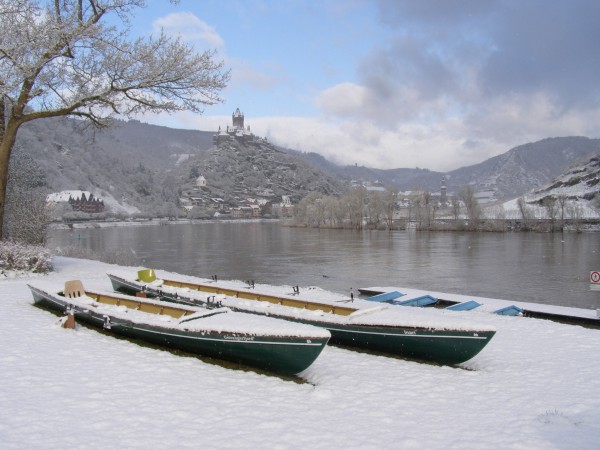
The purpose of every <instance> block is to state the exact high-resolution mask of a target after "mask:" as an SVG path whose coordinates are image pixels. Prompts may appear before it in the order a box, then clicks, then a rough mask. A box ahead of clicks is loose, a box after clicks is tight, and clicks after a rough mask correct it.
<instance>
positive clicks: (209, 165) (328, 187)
mask: <svg viewBox="0 0 600 450" xmlns="http://www.w3.org/2000/svg"><path fill="white" fill-rule="evenodd" d="M178 173H179V178H180V179H183V180H187V183H185V184H184V185H183V186H182V191H183V192H182V194H183V196H184V197H186V196H187V197H189V198H192V197H193V199H194V200H193V201H194V204H196V205H197V206H205V207H206V206H209V205H210V204H211V202H212V201H213V200H212V199H214V198H215V197H216V198H220V199H223V201H224V203H225V204H226V205H229V206H236V205H238V204H240V202H241V201H243V200H245V199H246V198H248V197H252V198H262V199H264V200H267V201H270V202H280V201H281V198H282V196H289V197H290V199H291V200H292V201H293V202H294V203H296V202H298V201H300V200H301V199H302V198H303V197H304V196H306V195H307V194H308V193H309V192H311V191H318V192H321V193H323V194H326V195H335V194H341V193H342V192H343V191H344V190H345V186H344V184H342V183H340V182H339V181H338V180H336V179H335V178H333V177H331V176H328V175H326V174H325V173H323V172H322V171H320V170H319V169H317V168H315V167H313V166H311V165H310V164H309V163H308V162H307V161H305V160H304V159H302V158H300V157H298V156H296V155H292V154H288V153H286V152H284V151H282V150H280V149H278V148H277V147H275V146H274V145H272V144H270V143H268V142H267V141H266V140H264V139H255V140H254V141H252V142H248V143H246V144H243V143H241V142H239V141H237V140H234V139H231V140H228V141H226V142H223V143H220V144H219V145H218V146H214V147H212V148H211V149H210V150H208V151H207V152H206V153H203V154H201V155H198V156H196V157H193V158H190V159H189V160H188V161H187V162H186V164H185V168H183V167H182V168H181V169H180V170H179V171H178ZM198 176H203V177H204V178H205V179H206V186H205V187H203V188H202V189H198V188H197V186H195V184H194V183H195V181H196V179H197V177H198Z"/></svg>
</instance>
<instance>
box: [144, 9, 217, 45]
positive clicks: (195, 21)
mask: <svg viewBox="0 0 600 450" xmlns="http://www.w3.org/2000/svg"><path fill="white" fill-rule="evenodd" d="M153 26H154V32H155V33H156V32H159V31H160V30H161V29H163V30H164V31H165V33H167V34H169V35H178V36H181V38H182V39H183V40H185V41H186V42H192V43H201V44H206V45H208V46H209V47H211V48H221V47H223V46H224V41H223V38H222V37H221V36H220V35H219V33H217V31H216V30H215V29H214V28H213V27H211V26H210V25H208V24H207V23H206V22H204V21H203V20H201V19H199V18H198V17H197V16H196V15H194V14H192V13H188V12H181V13H172V14H169V15H167V16H165V17H161V18H159V19H157V20H155V21H154V22H153Z"/></svg>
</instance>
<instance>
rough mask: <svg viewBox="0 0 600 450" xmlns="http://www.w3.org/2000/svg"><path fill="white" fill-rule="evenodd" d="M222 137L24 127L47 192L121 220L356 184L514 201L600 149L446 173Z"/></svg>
mask: <svg viewBox="0 0 600 450" xmlns="http://www.w3.org/2000/svg"><path fill="white" fill-rule="evenodd" d="M213 135H214V133H213V132H209V131H193V130H179V129H172V128H167V127H161V126H155V125H148V124H145V123H141V122H139V121H128V122H123V121H117V122H115V124H114V126H113V127H110V128H108V129H104V130H94V129H92V128H90V127H84V124H83V123H82V122H81V121H78V120H73V119H67V118H55V119H46V120H40V121H35V122H32V123H29V124H26V125H25V126H23V127H22V128H21V130H20V132H19V136H18V140H17V144H18V146H19V147H20V148H21V150H17V151H25V152H27V153H29V154H30V155H31V156H33V158H34V159H35V160H36V161H37V163H38V164H39V166H40V167H42V168H43V169H44V171H45V174H46V180H45V183H46V186H45V189H46V190H47V192H57V191H61V190H72V189H78V190H83V191H90V192H92V193H93V194H94V195H95V196H100V197H102V198H103V199H104V200H105V203H106V204H107V206H108V207H109V210H110V211H112V212H114V213H119V214H132V213H137V212H142V213H144V214H147V215H161V214H175V213H177V211H179V210H180V207H181V204H180V202H181V200H180V199H181V198H182V196H183V197H186V195H187V197H188V198H191V197H194V198H195V200H194V202H196V203H197V205H203V204H206V203H207V202H210V201H211V200H210V199H211V198H215V197H218V198H221V199H223V200H224V201H225V202H228V203H229V204H231V205H234V204H236V202H238V201H239V200H240V199H243V198H245V197H261V198H263V199H264V200H267V201H280V200H281V196H284V195H286V196H289V197H291V198H292V199H293V200H294V201H298V200H299V199H300V198H302V197H303V196H304V195H306V193H308V192H310V191H320V192H322V193H324V194H336V193H340V192H342V191H343V190H344V189H346V187H347V186H349V185H350V182H351V181H352V180H358V181H371V182H374V181H379V182H381V183H383V184H384V185H388V186H393V187H396V188H398V189H399V190H402V191H407V190H413V189H415V188H419V189H424V190H427V191H430V192H437V191H439V186H440V181H441V179H442V176H444V175H445V176H446V178H447V185H448V192H449V193H452V192H457V191H458V190H459V189H460V188H461V187H462V186H465V185H467V184H471V185H472V186H474V188H475V190H488V191H491V192H493V194H494V197H495V199H496V200H506V199H510V198H515V197H519V196H521V195H523V194H525V193H527V192H530V191H531V190H533V189H540V188H542V187H543V186H545V185H547V184H548V183H551V182H552V180H553V179H554V178H555V177H557V176H559V175H561V174H562V173H563V172H564V171H565V170H566V169H567V168H568V167H569V166H570V165H572V164H573V163H574V162H576V161H579V160H581V159H589V158H590V157H591V156H592V155H594V154H595V153H597V152H598V149H600V139H589V138H585V137H562V138H550V139H544V140H541V141H538V142H534V143H529V144H525V145H522V146H519V147H515V148H513V149H511V150H509V151H508V152H506V153H504V154H502V155H499V156H496V157H494V158H491V159H489V160H487V161H484V162H482V163H479V164H476V165H473V166H469V167H463V168H460V169H457V170H454V171H451V172H448V173H446V174H443V173H441V172H434V171H430V170H427V169H418V168H417V169H408V168H396V169H387V170H381V169H373V168H368V167H362V166H337V165H335V164H333V163H331V162H330V161H328V160H326V159H325V158H323V157H322V156H321V155H319V154H317V153H303V152H299V151H295V150H292V149H283V148H279V147H276V146H274V145H272V144H270V143H268V142H266V141H265V140H264V139H260V138H257V139H256V140H254V141H253V142H252V143H250V144H248V145H241V144H239V143H236V142H235V141H232V142H231V143H229V144H227V145H221V146H219V147H216V146H214V144H213ZM192 169H193V170H192ZM199 175H202V176H204V177H205V178H206V180H207V186H206V187H205V188H203V189H198V188H197V186H194V182H195V179H196V178H197V177H198V176H199ZM195 189H196V190H195Z"/></svg>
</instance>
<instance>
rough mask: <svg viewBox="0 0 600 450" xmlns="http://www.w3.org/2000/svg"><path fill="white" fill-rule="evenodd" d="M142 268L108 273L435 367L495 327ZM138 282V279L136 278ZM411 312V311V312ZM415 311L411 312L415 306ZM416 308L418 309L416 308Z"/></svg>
mask: <svg viewBox="0 0 600 450" xmlns="http://www.w3.org/2000/svg"><path fill="white" fill-rule="evenodd" d="M159 275H160V278H158V279H157V278H156V276H155V273H154V271H152V270H150V269H146V270H145V271H140V273H139V275H138V274H136V273H135V272H133V271H130V272H125V271H123V272H118V273H117V272H111V273H109V274H108V276H109V278H110V280H111V282H112V285H113V288H114V289H115V290H117V291H120V292H127V293H135V292H144V293H146V294H147V295H153V296H158V297H160V298H161V299H163V300H167V301H171V302H177V303H185V304H206V303H207V302H210V301H211V300H212V301H214V300H215V299H218V301H220V302H222V304H223V305H224V306H227V307H229V308H231V309H233V310H235V311H241V312H246V313H253V314H262V315H268V316H269V317H276V318H279V319H287V320H291V321H295V322H300V323H304V324H310V325H315V326H318V327H321V328H325V329H327V330H329V332H330V333H331V342H332V343H335V344H341V345H345V346H351V347H358V348H365V349H370V350H375V351H379V352H384V353H388V354H392V355H398V356H402V357H407V358H412V359H418V360H424V361H430V362H434V363H439V364H448V365H454V364H460V363H462V362H465V361H467V360H469V359H471V358H473V357H474V356H475V355H477V354H478V353H479V352H480V351H481V350H482V349H483V348H484V347H485V346H486V345H487V344H488V343H489V341H490V340H491V339H492V337H493V336H494V334H495V329H494V328H493V327H489V326H487V325H483V326H482V325H477V326H475V325H470V324H465V323H463V322H461V321H457V320H453V318H452V317H448V316H450V315H451V314H447V313H446V315H445V316H444V312H443V311H437V313H436V312H428V311H415V312H412V311H410V312H409V311H408V308H406V309H405V310H404V311H402V308H394V307H390V305H377V306H375V307H373V304H372V303H369V302H365V301H362V300H357V301H354V302H353V303H352V305H351V306H348V304H347V303H346V304H343V305H342V304H340V303H339V302H332V301H315V300H310V299H303V298H299V297H297V296H289V295H272V294H269V293H265V292H257V291H255V290H253V289H252V290H249V289H237V288H232V287H229V286H226V285H225V284H227V283H223V282H221V283H209V282H205V281H203V280H200V279H197V278H194V277H189V276H184V275H177V274H172V273H167V272H162V271H160V273H159ZM140 278H142V279H140ZM412 309H413V308H411V310H412ZM415 309H416V308H415ZM419 309H420V308H419Z"/></svg>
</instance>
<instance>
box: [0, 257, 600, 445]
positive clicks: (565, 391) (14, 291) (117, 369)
mask: <svg viewBox="0 0 600 450" xmlns="http://www.w3.org/2000/svg"><path fill="white" fill-rule="evenodd" d="M55 266H56V268H57V271H56V272H55V273H53V274H51V275H49V276H46V277H41V276H37V277H24V278H18V279H4V280H0V305H1V306H0V307H1V308H2V312H3V314H1V315H0V317H1V318H0V321H1V323H0V338H1V339H2V351H1V352H0V377H1V382H0V442H2V448H3V449H22V448H28V449H38V448H44V449H47V448H74V447H78V448H81V447H89V448H157V449H161V448H165V449H166V448H195V449H196V448H282V449H287V448H294V449H295V448H311V449H312V448H314V449H330V448H349V449H352V448H361V449H363V448H367V449H379V448H428V449H442V448H443V449H497V448H505V449H508V448H513V449H516V448H519V449H559V448H560V449H562V448H577V449H596V448H598V442H600V396H599V395H598V392H600V377H599V376H598V375H599V374H600V331H598V330H592V329H586V328H582V327H578V326H570V325H562V324H557V323H554V322H550V321H544V320H538V319H530V318H514V317H503V316H497V315H494V314H486V315H483V314H482V315H481V317H478V319H477V320H478V321H481V320H485V321H486V322H487V323H489V324H490V325H492V326H494V327H495V328H496V329H497V334H496V336H495V337H494V339H493V340H492V341H491V343H490V344H489V345H488V346H487V347H486V348H485V349H484V350H483V351H482V352H481V353H480V354H479V355H477V356H476V357H475V358H474V359H472V360H471V361H468V362H467V363H465V364H462V365H461V366H460V367H443V366H435V365H429V364H420V363H416V362H411V361H405V360H401V359H397V358H391V357H385V356H379V355H373V354H368V353H363V352H355V351H351V350H347V349H341V348H336V347H331V346H328V347H327V348H326V349H325V350H324V351H323V353H322V354H321V356H320V357H319V358H318V359H317V361H316V362H315V363H314V364H313V365H312V366H311V367H310V368H309V369H308V370H306V371H305V372H304V373H303V374H302V375H301V377H300V378H299V379H298V380H300V381H305V382H304V383H298V382H295V381H294V380H290V379H285V378H279V377H276V376H270V375H267V374H262V373H257V372H254V371H251V370H247V371H246V370H239V369H232V368H227V367H225V366H224V365H220V364H216V363H214V362H208V361H205V360H201V359H199V358H193V357H183V356H177V355H176V354H174V353H171V352H168V351H161V350H157V349H154V348H149V347H142V346H139V345H137V344H135V343H132V342H129V341H127V340H124V339H116V338H113V337H112V336H108V335H104V334H100V333H98V332H97V331H95V330H91V329H88V328H85V327H78V328H77V329H76V330H68V329H64V328H61V327H60V326H58V325H57V321H58V319H57V318H56V316H54V315H52V314H50V313H48V312H46V311H44V310H41V309H38V308H35V307H33V306H32V297H31V294H30V292H29V289H28V288H27V283H28V282H32V281H34V282H35V281H40V280H41V279H43V280H48V281H56V282H63V281H65V280H68V279H82V280H84V283H85V285H86V286H88V287H90V288H93V289H104V290H110V282H109V281H108V278H107V277H106V276H105V272H106V271H108V270H115V269H122V268H118V267H116V266H110V265H106V264H102V263H98V262H91V261H85V260H74V259H68V258H57V260H56V262H55ZM32 278H35V279H32ZM301 289H302V291H303V292H304V289H303V288H301ZM315 291H316V290H315ZM298 380H296V381H298Z"/></svg>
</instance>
